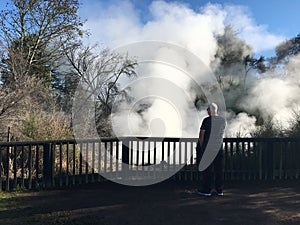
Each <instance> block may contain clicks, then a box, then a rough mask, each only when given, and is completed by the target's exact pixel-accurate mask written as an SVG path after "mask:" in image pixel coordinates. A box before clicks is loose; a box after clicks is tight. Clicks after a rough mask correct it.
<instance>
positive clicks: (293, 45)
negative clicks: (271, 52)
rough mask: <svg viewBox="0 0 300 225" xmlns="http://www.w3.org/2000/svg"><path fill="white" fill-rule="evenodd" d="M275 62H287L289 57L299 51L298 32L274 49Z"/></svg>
mask: <svg viewBox="0 0 300 225" xmlns="http://www.w3.org/2000/svg"><path fill="white" fill-rule="evenodd" d="M275 51H276V61H275V62H276V63H280V62H283V63H287V62H288V60H289V58H290V57H292V56H295V55H297V54H298V53H299V52H300V34H298V35H297V36H296V37H293V38H291V39H289V40H287V41H284V42H282V43H281V44H279V45H278V46H277V47H276V49H275Z"/></svg>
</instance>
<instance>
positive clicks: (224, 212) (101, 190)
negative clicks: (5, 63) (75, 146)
mask: <svg viewBox="0 0 300 225" xmlns="http://www.w3.org/2000/svg"><path fill="white" fill-rule="evenodd" d="M196 189H197V184H195V183H175V182H173V181H168V182H164V183H160V184H156V185H151V186H145V187H129V186H122V185H118V184H113V183H109V182H107V183H101V184H93V185H86V186H79V187H72V188H69V189H64V190H48V191H40V192H28V193H24V194H22V195H21V196H20V195H16V197H11V198H8V199H5V200H3V199H1V201H11V202H13V204H11V205H10V206H9V207H6V208H5V209H4V210H2V211H1V212H0V224H5V225H17V224H18V225H19V224H24V225H25V224H33V225H62V224H68V225H69V224H70V225H71V224H75V225H83V224H84V225H98V224H99V225H171V224H172V225H184V224H190V225H197V224H199V225H235V224H236V225H277V224H278V225H279V224H280V225H283V224H288V225H296V224H297V225H298V224H300V180H298V181H273V182H266V181H264V182H243V183H231V184H228V185H227V188H226V192H225V195H224V196H223V197H217V196H212V197H200V196H198V195H197V194H196Z"/></svg>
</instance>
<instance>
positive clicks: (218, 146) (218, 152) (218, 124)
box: [197, 103, 226, 196]
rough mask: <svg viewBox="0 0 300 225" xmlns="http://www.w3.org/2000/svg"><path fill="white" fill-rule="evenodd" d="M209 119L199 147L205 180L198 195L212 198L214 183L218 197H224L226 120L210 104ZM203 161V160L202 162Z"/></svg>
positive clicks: (215, 107)
mask: <svg viewBox="0 0 300 225" xmlns="http://www.w3.org/2000/svg"><path fill="white" fill-rule="evenodd" d="M207 113H208V115H209V116H208V117H206V118H204V119H203V121H202V124H201V127H200V132H199V141H198V147H197V162H198V163H199V165H198V170H199V171H203V179H202V183H201V187H200V189H199V190H198V194H200V195H202V196H211V191H212V185H213V184H212V183H213V181H214V187H215V191H216V194H217V195H218V196H223V150H222V143H223V135H224V131H225V126H226V122H225V119H224V118H223V117H221V116H219V115H218V106H217V104H216V103H211V104H209V106H208V108H207ZM200 159H201V160H200Z"/></svg>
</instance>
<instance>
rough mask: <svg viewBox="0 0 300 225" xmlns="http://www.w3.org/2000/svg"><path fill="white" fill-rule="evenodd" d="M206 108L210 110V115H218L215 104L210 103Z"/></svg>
mask: <svg viewBox="0 0 300 225" xmlns="http://www.w3.org/2000/svg"><path fill="white" fill-rule="evenodd" d="M208 108H209V109H210V112H211V114H212V115H217V114H218V105H217V104H216V103H214V102H213V103H210V104H209V105H208Z"/></svg>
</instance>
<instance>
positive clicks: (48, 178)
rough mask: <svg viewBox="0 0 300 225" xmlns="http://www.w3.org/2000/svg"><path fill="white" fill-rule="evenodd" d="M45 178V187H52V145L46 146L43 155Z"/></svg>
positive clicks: (47, 144) (46, 144)
mask: <svg viewBox="0 0 300 225" xmlns="http://www.w3.org/2000/svg"><path fill="white" fill-rule="evenodd" d="M43 177H44V186H45V187H47V188H48V187H51V183H52V154H51V143H45V144H44V154H43Z"/></svg>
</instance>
